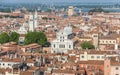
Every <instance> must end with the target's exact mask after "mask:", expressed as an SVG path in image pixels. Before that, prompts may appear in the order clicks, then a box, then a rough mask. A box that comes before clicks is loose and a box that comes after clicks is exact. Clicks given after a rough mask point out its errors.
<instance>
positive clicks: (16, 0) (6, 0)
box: [0, 0, 120, 3]
mask: <svg viewBox="0 0 120 75" xmlns="http://www.w3.org/2000/svg"><path fill="white" fill-rule="evenodd" d="M0 2H3V3H41V2H81V3H88V2H91V3H95V2H116V3H118V2H120V0H112V1H111V0H25V1H23V0H0Z"/></svg>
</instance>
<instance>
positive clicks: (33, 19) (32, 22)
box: [29, 11, 38, 32]
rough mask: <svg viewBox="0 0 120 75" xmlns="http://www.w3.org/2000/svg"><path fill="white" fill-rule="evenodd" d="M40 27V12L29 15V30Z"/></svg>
mask: <svg viewBox="0 0 120 75" xmlns="http://www.w3.org/2000/svg"><path fill="white" fill-rule="evenodd" d="M37 27H38V14H37V11H35V12H34V13H30V15H29V31H32V32H33V31H34V30H35V28H37Z"/></svg>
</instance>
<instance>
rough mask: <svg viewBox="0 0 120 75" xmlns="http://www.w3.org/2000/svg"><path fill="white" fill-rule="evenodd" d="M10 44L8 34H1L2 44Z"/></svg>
mask: <svg viewBox="0 0 120 75" xmlns="http://www.w3.org/2000/svg"><path fill="white" fill-rule="evenodd" d="M7 42H9V36H8V34H7V33H5V32H3V33H1V34H0V43H1V44H3V43H7Z"/></svg>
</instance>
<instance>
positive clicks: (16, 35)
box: [9, 32, 20, 42]
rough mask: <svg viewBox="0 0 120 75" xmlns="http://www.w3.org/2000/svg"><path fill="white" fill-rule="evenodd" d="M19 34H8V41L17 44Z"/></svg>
mask: <svg viewBox="0 0 120 75" xmlns="http://www.w3.org/2000/svg"><path fill="white" fill-rule="evenodd" d="M19 36H20V35H19V34H18V33H16V32H12V33H11V34H10V36H9V37H10V41H13V42H18V41H19Z"/></svg>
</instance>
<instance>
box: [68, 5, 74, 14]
mask: <svg viewBox="0 0 120 75" xmlns="http://www.w3.org/2000/svg"><path fill="white" fill-rule="evenodd" d="M73 14H74V8H73V6H69V7H68V16H72V15H73Z"/></svg>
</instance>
